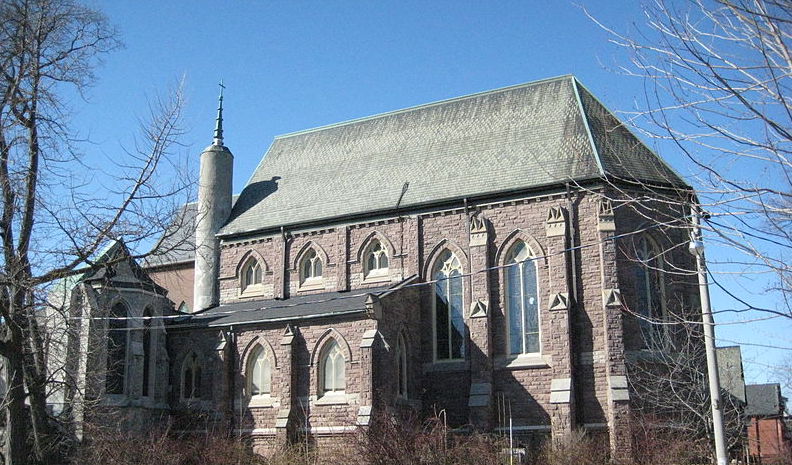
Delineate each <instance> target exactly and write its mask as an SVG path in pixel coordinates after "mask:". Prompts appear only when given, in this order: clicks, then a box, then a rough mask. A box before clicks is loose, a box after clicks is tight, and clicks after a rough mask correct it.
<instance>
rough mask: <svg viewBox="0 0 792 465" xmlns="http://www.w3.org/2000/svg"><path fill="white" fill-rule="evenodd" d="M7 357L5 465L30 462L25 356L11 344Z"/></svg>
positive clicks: (22, 464) (20, 464)
mask: <svg viewBox="0 0 792 465" xmlns="http://www.w3.org/2000/svg"><path fill="white" fill-rule="evenodd" d="M9 345H10V346H11V350H9V353H8V357H7V358H6V374H7V377H8V394H7V395H6V404H7V409H6V437H5V465H24V464H27V463H28V447H27V436H28V420H27V419H28V416H27V414H26V411H25V410H26V408H25V387H24V375H23V364H24V362H23V357H22V351H21V350H13V349H14V347H13V346H14V344H9Z"/></svg>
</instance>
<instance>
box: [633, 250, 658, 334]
mask: <svg viewBox="0 0 792 465" xmlns="http://www.w3.org/2000/svg"><path fill="white" fill-rule="evenodd" d="M635 253H636V258H637V259H638V261H639V262H640V263H637V264H636V265H637V266H636V267H635V287H636V293H635V296H636V309H635V310H636V313H637V314H638V315H639V316H640V318H639V323H640V326H641V332H642V333H643V335H644V337H645V338H649V337H651V336H652V335H654V334H655V333H656V332H657V329H658V327H659V325H656V324H652V322H654V321H658V320H661V319H663V318H664V314H665V311H664V300H665V299H664V295H665V289H664V283H663V259H662V254H661V253H660V251H659V248H658V247H657V244H655V242H654V241H652V240H651V239H649V238H647V237H646V236H642V237H640V238H639V239H638V242H637V244H636V247H635Z"/></svg>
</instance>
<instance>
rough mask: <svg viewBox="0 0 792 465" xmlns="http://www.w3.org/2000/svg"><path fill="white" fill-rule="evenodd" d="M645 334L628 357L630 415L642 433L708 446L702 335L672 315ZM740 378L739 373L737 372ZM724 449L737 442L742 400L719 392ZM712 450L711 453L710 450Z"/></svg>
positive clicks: (709, 422) (709, 421) (709, 423)
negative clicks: (631, 395) (641, 345)
mask: <svg viewBox="0 0 792 465" xmlns="http://www.w3.org/2000/svg"><path fill="white" fill-rule="evenodd" d="M672 318H674V319H672V320H667V321H666V322H665V324H664V326H663V328H662V329H661V330H657V329H653V332H652V334H653V336H652V337H647V338H646V339H647V348H648V350H646V351H642V352H634V353H633V354H632V356H631V357H629V358H628V363H627V369H628V375H629V376H628V377H629V381H630V385H631V387H632V390H633V391H634V392H635V393H636V396H635V410H634V418H635V420H636V425H635V426H636V427H637V428H639V430H640V429H642V430H643V431H642V432H643V433H644V434H643V436H645V437H657V436H658V435H659V436H663V435H667V436H668V438H669V439H672V438H677V439H683V438H684V439H685V440H688V441H694V440H701V441H702V442H705V443H706V444H708V448H711V447H712V441H711V440H709V438H711V437H712V434H713V429H712V416H711V410H710V393H709V385H708V382H707V362H706V354H705V349H704V343H703V341H702V339H703V337H704V336H703V333H702V331H701V330H700V327H699V326H698V325H693V324H690V322H688V321H684V320H682V319H678V318H676V317H672ZM738 376H741V373H738ZM722 399H723V406H722V407H723V412H724V422H725V425H724V426H725V429H726V435H727V439H728V447H729V449H731V450H734V449H738V448H739V447H741V446H742V439H743V431H744V428H745V424H744V417H743V415H742V410H743V408H744V399H740V398H738V397H736V396H734V395H732V394H731V393H730V392H727V391H726V390H724V392H722ZM712 452H714V451H712Z"/></svg>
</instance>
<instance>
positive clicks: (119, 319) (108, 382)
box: [105, 302, 129, 394]
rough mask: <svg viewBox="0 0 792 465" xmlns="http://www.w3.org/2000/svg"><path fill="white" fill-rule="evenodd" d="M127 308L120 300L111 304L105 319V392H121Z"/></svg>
mask: <svg viewBox="0 0 792 465" xmlns="http://www.w3.org/2000/svg"><path fill="white" fill-rule="evenodd" d="M127 315H128V312H127V308H126V306H125V305H124V304H122V303H121V302H119V303H117V304H115V305H113V308H112V309H111V310H110V315H109V317H110V318H109V319H108V320H107V371H106V372H105V392H106V393H107V394H123V393H124V390H125V387H126V367H127V336H128V334H129V331H127V320H126V317H127Z"/></svg>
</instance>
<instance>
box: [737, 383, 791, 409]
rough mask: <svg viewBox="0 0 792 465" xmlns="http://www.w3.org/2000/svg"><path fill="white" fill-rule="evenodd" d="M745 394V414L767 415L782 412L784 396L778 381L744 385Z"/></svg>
mask: <svg viewBox="0 0 792 465" xmlns="http://www.w3.org/2000/svg"><path fill="white" fill-rule="evenodd" d="M745 394H746V397H747V400H748V405H747V406H746V407H745V415H746V416H749V417H767V416H776V415H782V414H783V413H784V407H785V406H784V398H783V397H782V396H781V385H780V384H778V383H771V384H749V385H747V386H745Z"/></svg>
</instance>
